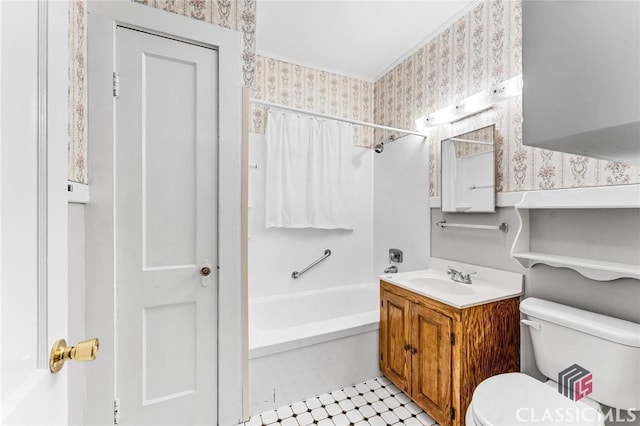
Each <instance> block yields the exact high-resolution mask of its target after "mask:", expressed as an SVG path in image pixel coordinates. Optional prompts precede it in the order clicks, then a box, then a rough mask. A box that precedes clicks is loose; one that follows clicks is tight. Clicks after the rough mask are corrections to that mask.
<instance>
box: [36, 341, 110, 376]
mask: <svg viewBox="0 0 640 426" xmlns="http://www.w3.org/2000/svg"><path fill="white" fill-rule="evenodd" d="M99 349H100V341H99V340H98V338H97V337H94V338H93V339H89V340H85V341H83V342H80V343H78V344H77V345H76V346H67V342H66V341H65V340H64V339H59V340H56V342H55V343H54V344H53V347H51V355H50V356H49V370H50V371H51V372H52V373H54V374H55V373H57V372H58V371H60V370H62V367H63V366H64V363H65V362H66V361H69V360H70V359H73V360H76V361H93V360H94V359H96V357H97V356H98V350H99Z"/></svg>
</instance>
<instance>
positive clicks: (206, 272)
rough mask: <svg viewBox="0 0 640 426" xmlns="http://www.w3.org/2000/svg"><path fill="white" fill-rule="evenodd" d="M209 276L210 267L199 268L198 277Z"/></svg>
mask: <svg viewBox="0 0 640 426" xmlns="http://www.w3.org/2000/svg"><path fill="white" fill-rule="evenodd" d="M210 274H211V267H209V266H203V267H202V268H200V275H202V276H203V277H208V276H209V275H210Z"/></svg>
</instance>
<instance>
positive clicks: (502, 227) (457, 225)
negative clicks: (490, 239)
mask: <svg viewBox="0 0 640 426" xmlns="http://www.w3.org/2000/svg"><path fill="white" fill-rule="evenodd" d="M436 225H438V226H439V227H440V228H447V227H451V228H473V229H490V230H495V231H502V232H508V231H509V225H508V224H507V223H506V222H502V223H501V224H500V225H497V226H496V225H471V224H466V223H447V221H446V220H444V219H442V220H441V221H440V222H438V223H436Z"/></svg>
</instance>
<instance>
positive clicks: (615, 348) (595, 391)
mask: <svg viewBox="0 0 640 426" xmlns="http://www.w3.org/2000/svg"><path fill="white" fill-rule="evenodd" d="M520 312H522V314H523V316H524V319H523V320H522V323H523V324H525V325H527V326H528V327H529V330H530V333H531V341H532V344H533V351H534V356H535V361H536V366H537V367H538V370H540V372H542V373H543V374H544V375H545V376H546V377H547V378H548V379H549V380H548V381H547V382H544V383H543V382H541V381H539V380H537V379H535V378H533V377H531V376H528V375H526V374H523V373H507V374H500V375H497V376H493V377H490V378H488V379H486V380H484V381H483V382H482V383H480V384H479V385H478V387H477V388H476V389H475V391H474V392H473V397H472V400H471V403H470V404H469V407H468V409H467V412H466V416H465V422H466V425H467V426H489V425H490V426H517V425H534V424H535V425H549V424H553V425H581V426H590V425H594V426H595V425H604V424H605V420H606V419H607V418H609V419H611V417H610V414H611V413H607V412H603V410H602V408H601V405H600V404H604V405H607V406H609V407H615V408H618V409H620V410H629V409H634V410H638V409H640V324H636V323H632V322H629V321H624V320H620V319H617V318H612V317H608V316H605V315H600V314H596V313H593V312H588V311H584V310H581V309H576V308H573V307H570V306H566V305H561V304H559V303H554V302H549V301H546V300H542V299H537V298H533V297H530V298H527V299H525V300H523V301H522V302H521V303H520ZM589 375H591V376H590V377H589ZM559 380H560V381H561V382H562V383H564V386H559V385H558V381H559ZM561 391H562V393H561ZM571 391H573V399H572V398H571V396H572V395H571ZM565 394H566V395H567V396H565ZM574 399H575V400H574ZM637 415H640V413H638V414H637ZM614 418H615V417H614Z"/></svg>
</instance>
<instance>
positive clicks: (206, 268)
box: [200, 259, 212, 287]
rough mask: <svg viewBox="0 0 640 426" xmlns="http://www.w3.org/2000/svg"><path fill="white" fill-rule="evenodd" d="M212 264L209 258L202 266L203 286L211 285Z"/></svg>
mask: <svg viewBox="0 0 640 426" xmlns="http://www.w3.org/2000/svg"><path fill="white" fill-rule="evenodd" d="M211 271H212V268H211V264H210V263H209V261H208V260H207V259H205V260H204V261H203V262H202V266H201V267H200V275H201V277H200V284H201V285H202V287H206V286H208V285H209V276H210V275H211Z"/></svg>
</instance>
